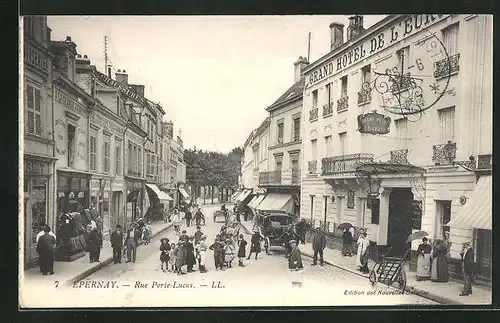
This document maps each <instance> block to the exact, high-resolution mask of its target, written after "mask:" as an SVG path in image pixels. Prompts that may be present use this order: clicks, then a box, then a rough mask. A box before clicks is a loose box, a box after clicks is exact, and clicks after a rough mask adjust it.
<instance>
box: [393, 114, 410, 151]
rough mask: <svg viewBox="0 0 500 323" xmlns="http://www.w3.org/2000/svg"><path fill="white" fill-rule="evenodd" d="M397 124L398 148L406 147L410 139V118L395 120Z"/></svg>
mask: <svg viewBox="0 0 500 323" xmlns="http://www.w3.org/2000/svg"><path fill="white" fill-rule="evenodd" d="M394 124H395V126H396V136H397V140H398V143H397V147H398V149H403V148H405V147H406V142H407V139H408V119H406V118H402V119H399V120H394Z"/></svg>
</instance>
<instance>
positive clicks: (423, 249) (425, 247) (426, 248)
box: [417, 243, 432, 254]
mask: <svg viewBox="0 0 500 323" xmlns="http://www.w3.org/2000/svg"><path fill="white" fill-rule="evenodd" d="M431 251H432V246H431V245H430V244H426V243H421V244H419V245H418V249H417V252H418V254H420V253H424V254H430V253H431Z"/></svg>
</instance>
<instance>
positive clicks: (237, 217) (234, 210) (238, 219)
mask: <svg viewBox="0 0 500 323" xmlns="http://www.w3.org/2000/svg"><path fill="white" fill-rule="evenodd" d="M233 214H236V221H237V222H238V223H240V222H241V214H240V212H238V210H237V208H236V206H235V207H234V209H233Z"/></svg>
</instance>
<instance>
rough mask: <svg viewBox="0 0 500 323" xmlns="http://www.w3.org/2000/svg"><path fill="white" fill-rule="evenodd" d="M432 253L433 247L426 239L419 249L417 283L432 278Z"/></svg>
mask: <svg viewBox="0 0 500 323" xmlns="http://www.w3.org/2000/svg"><path fill="white" fill-rule="evenodd" d="M431 251H432V247H431V245H430V244H429V243H428V239H427V238H425V237H424V238H423V239H422V243H421V244H420V245H419V246H418V249H417V254H418V260H417V281H422V280H429V279H430V278H431Z"/></svg>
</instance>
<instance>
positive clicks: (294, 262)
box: [288, 240, 304, 287]
mask: <svg viewBox="0 0 500 323" xmlns="http://www.w3.org/2000/svg"><path fill="white" fill-rule="evenodd" d="M289 243H290V246H291V247H292V252H291V253H290V257H289V258H288V269H290V270H291V271H292V275H293V274H296V275H293V277H292V286H298V287H302V269H303V268H304V266H303V265H302V256H301V253H300V249H299V247H298V245H297V241H296V240H290V241H289Z"/></svg>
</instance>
